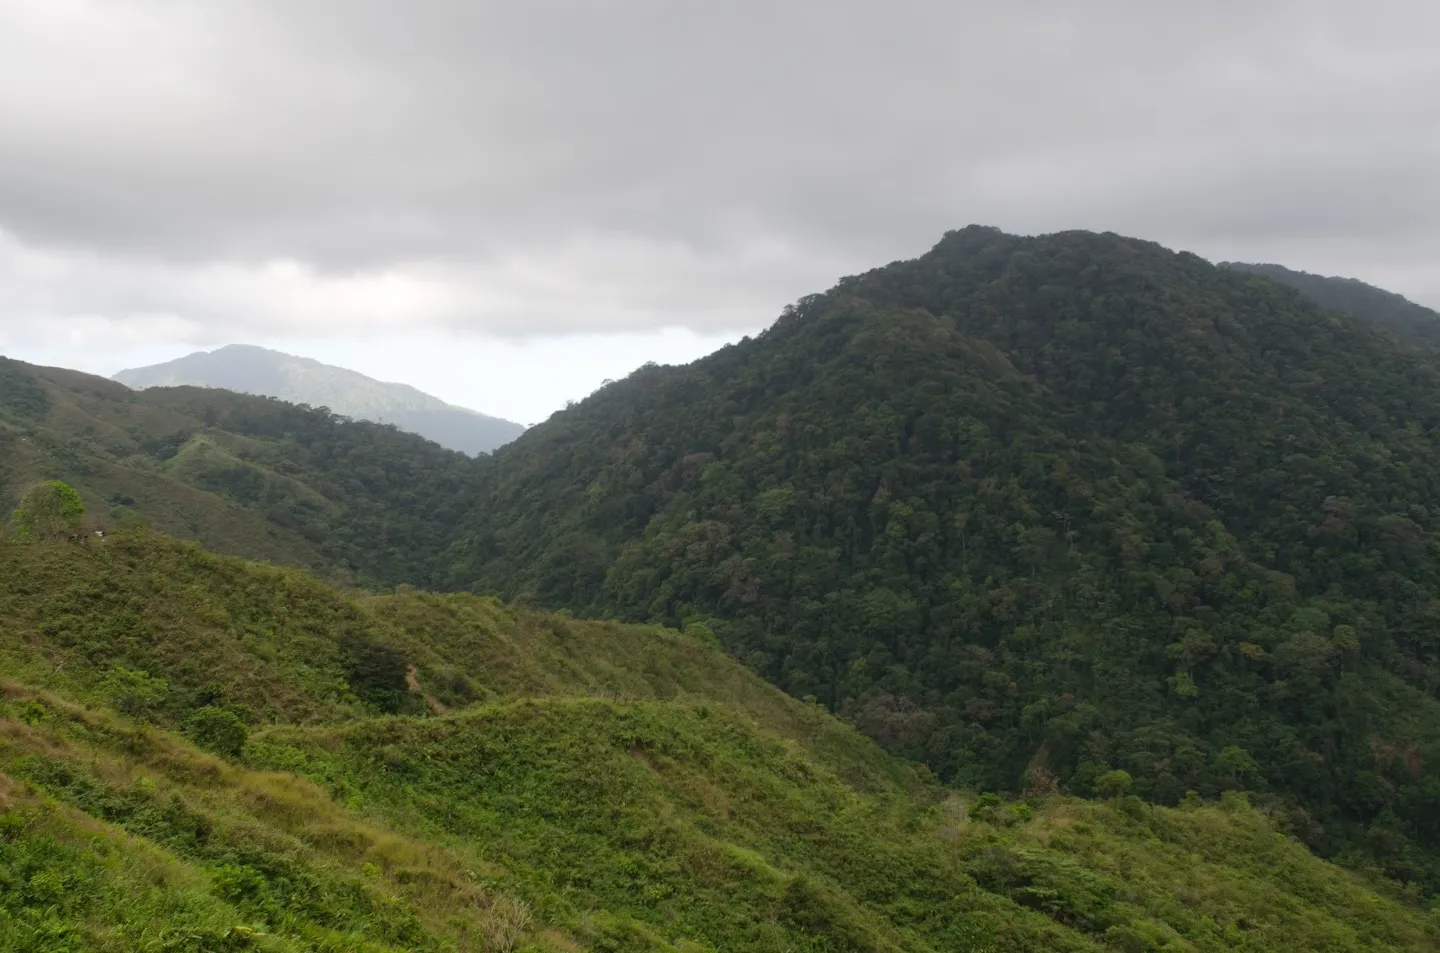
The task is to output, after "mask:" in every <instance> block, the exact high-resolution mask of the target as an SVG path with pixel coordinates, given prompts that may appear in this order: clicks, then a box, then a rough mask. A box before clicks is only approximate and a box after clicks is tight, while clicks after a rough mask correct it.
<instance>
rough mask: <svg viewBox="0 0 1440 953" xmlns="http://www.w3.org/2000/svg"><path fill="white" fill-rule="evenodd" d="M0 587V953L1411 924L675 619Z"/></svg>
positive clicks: (167, 556)
mask: <svg viewBox="0 0 1440 953" xmlns="http://www.w3.org/2000/svg"><path fill="white" fill-rule="evenodd" d="M0 608H3V611H0V659H3V660H4V662H5V667H4V672H5V679H4V680H3V681H0V950H16V951H19V950H25V951H27V953H58V951H92V950H94V951H117V953H118V951H130V950H163V951H195V953H199V951H213V950H267V951H287V953H288V951H312V950H315V951H318V950H337V949H344V950H356V951H369V953H380V951H391V950H394V951H399V950H410V951H418V950H424V951H446V950H454V951H461V950H519V949H525V950H532V951H554V953H559V951H575V950H595V951H646V950H655V951H667V953H697V951H718V950H725V951H740V953H744V951H749V950H756V951H759V950H775V949H804V950H816V951H842V950H843V951H856V953H869V951H877V953H878V951H887V953H894V951H915V953H929V951H942V950H944V951H980V950H1006V951H1020V953H1024V951H1037V953H1038V951H1042V950H1043V951H1054V950H1064V951H1096V953H1099V951H1141V950H1144V951H1159V950H1189V951H1207V953H1208V951H1217V953H1218V951H1221V950H1248V951H1254V953H1271V951H1275V953H1278V951H1292V950H1293V951H1301V950H1306V951H1308V950H1314V949H1327V950H1336V951H1352V950H1353V951H1362V950H1364V951H1381V950H1400V949H1405V950H1432V949H1435V948H1436V946H1437V943H1436V940H1437V931H1436V926H1435V924H1434V923H1433V922H1431V921H1432V918H1430V917H1428V916H1427V914H1426V913H1425V912H1424V910H1422V909H1421V908H1420V907H1419V906H1418V905H1416V904H1414V903H1413V902H1412V901H1407V900H1406V899H1404V898H1403V897H1402V896H1401V895H1400V894H1399V893H1398V892H1397V891H1396V890H1395V889H1394V888H1393V887H1392V886H1391V885H1387V884H1384V883H1382V882H1379V881H1367V880H1365V879H1362V878H1361V877H1359V876H1357V875H1355V874H1353V873H1350V872H1347V871H1344V870H1342V869H1340V868H1338V867H1335V866H1333V865H1330V864H1327V863H1324V862H1323V861H1320V860H1318V859H1316V858H1315V857H1313V856H1311V855H1310V854H1309V853H1307V852H1306V851H1305V849H1304V848H1303V847H1302V846H1301V845H1300V844H1298V843H1297V842H1295V841H1294V840H1293V839H1291V838H1287V837H1285V836H1282V835H1281V834H1279V833H1278V832H1277V830H1276V828H1275V827H1274V826H1273V824H1272V822H1271V821H1270V820H1269V819H1267V818H1266V817H1265V816H1264V815H1262V814H1261V813H1260V812H1258V811H1256V810H1255V809H1253V808H1251V807H1249V806H1248V805H1247V804H1246V803H1245V800H1244V798H1243V797H1238V796H1233V795H1231V796H1227V797H1226V798H1225V799H1224V800H1223V801H1222V802H1218V803H1209V804H1206V803H1201V802H1199V801H1198V800H1194V799H1192V800H1191V801H1189V802H1187V803H1186V804H1184V805H1182V806H1181V807H1178V808H1175V809H1166V808H1151V807H1147V806H1145V805H1144V804H1142V803H1140V802H1139V801H1138V800H1136V799H1134V798H1128V799H1126V798H1118V799H1116V800H1114V801H1112V802H1111V803H1108V804H1099V803H1095V804H1092V803H1086V802H1082V801H1077V800H1074V799H1071V798H1064V797H1058V796H1054V795H1049V796H1046V795H1041V794H1037V795H1036V796H1034V797H1033V798H1031V800H1029V801H1028V802H1020V801H1017V802H1011V803H1006V802H1003V801H999V800H997V799H995V798H993V797H990V798H981V799H976V798H972V797H970V796H966V795H960V794H956V793H955V792H950V791H946V790H944V789H941V788H939V787H938V786H936V785H935V784H934V783H933V781H932V780H928V779H927V778H925V777H924V776H923V773H922V772H917V771H916V770H915V769H913V768H911V767H910V766H908V765H906V764H904V763H902V762H899V761H897V760H895V759H893V758H890V757H888V756H886V755H884V754H883V753H881V752H880V751H879V750H878V749H877V748H876V747H875V746H874V745H873V744H872V743H870V742H868V741H866V740H865V739H863V738H861V737H860V736H858V735H857V734H855V733H854V732H853V730H851V729H849V728H847V727H846V726H844V725H842V724H840V723H839V722H837V721H836V720H835V719H833V718H831V717H830V716H828V715H826V714H825V713H824V712H822V711H820V710H818V709H817V708H816V707H814V706H810V705H806V704H803V703H801V702H799V701H796V700H794V699H792V698H788V697H786V696H785V695H783V694H781V693H780V692H778V691H777V690H775V689H774V688H772V687H770V686H768V685H766V684H765V683H763V682H762V681H760V680H759V679H758V678H756V677H755V676H753V675H752V674H750V673H748V672H746V671H744V670H743V669H741V668H740V667H739V666H737V665H735V664H734V663H733V662H731V661H730V660H728V659H727V658H725V657H724V656H723V655H722V654H721V653H719V652H718V651H716V650H714V649H713V648H711V647H708V646H707V645H705V644H704V642H703V640H702V639H700V638H696V637H695V636H693V635H692V636H687V635H682V634H680V633H676V632H667V631H663V630H658V629H655V628H653V627H635V626H622V625H617V624H614V623H604V622H584V621H579V620H573V619H567V618H561V617H555V616H544V615H540V614H535V613H529V612H525V611H522V610H514V609H510V608H507V607H504V606H502V605H499V604H497V603H495V602H493V601H491V600H487V599H480V598H476V597H473V596H468V595H450V596H437V595H432V594H427V593H421V592H414V591H410V592H400V593H397V594H394V595H390V596H354V595H351V594H346V593H343V592H340V591H337V590H334V589H331V588H329V587H327V586H325V585H323V584H321V583H319V582H318V581H316V580H314V579H311V578H308V577H306V576H305V575H304V574H302V573H299V572H296V571H293V570H283V569H276V568H273V567H265V566H258V565H254V564H247V563H242V562H240V561H237V560H234V559H230V558H226V557H219V556H215V555H212V554H209V553H206V552H204V551H203V550H200V549H198V548H197V547H195V546H193V545H191V544H178V543H175V542H173V541H169V540H166V539H163V538H158V537H153V536H147V535H143V534H132V533H120V534H118V535H116V536H114V537H112V538H109V539H107V540H106V541H105V542H103V543H94V544H90V545H87V546H80V545H74V544H68V543H49V544H25V545H21V544H13V543H12V544H5V543H0ZM695 631H696V633H698V634H699V635H701V636H703V632H700V630H695ZM197 653H199V657H196V656H197ZM442 698H443V699H445V700H446V704H448V707H449V709H450V710H448V711H443V712H442V711H440V709H441V707H442V703H441V699H442ZM395 711H399V712H402V713H403V714H386V712H395ZM227 718H228V719H229V720H228V722H227V721H226V719H227ZM237 723H241V724H245V725H247V728H245V729H242V735H241V736H240V737H239V738H238V739H235V738H231V737H230V736H228V735H225V734H223V733H222V734H217V733H216V732H215V731H213V730H212V727H211V726H214V725H216V724H231V725H233V724H237ZM244 734H248V738H246V737H244ZM236 742H238V743H236ZM197 744H200V745H204V746H208V747H209V748H211V749H212V751H215V752H219V753H218V754H217V753H211V752H207V751H204V750H201V749H200V748H198V747H197Z"/></svg>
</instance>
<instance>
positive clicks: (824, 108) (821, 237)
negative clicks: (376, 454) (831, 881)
mask: <svg viewBox="0 0 1440 953" xmlns="http://www.w3.org/2000/svg"><path fill="white" fill-rule="evenodd" d="M1437 48H1440V4H1434V3H1428V2H1424V0H1405V2H1400V0H1369V2H1367V3H1363V4H1361V3H1355V2H1353V0H1344V2H1336V0H1304V2H1301V0H1248V2H1244V3H1241V2H1238V0H1208V2H1206V3H1179V2H1170V0H1091V2H1088V3H1084V4H1078V3H1073V2H1060V0H1009V2H1006V3H1003V4H1002V3H986V4H979V3H973V2H969V0H960V2H956V0H885V2H880V0H824V2H821V0H764V2H760V0H727V2H725V3H700V2H694V0H526V2H524V3H514V2H504V3H501V2H496V0H408V2H405V3H397V2H394V0H89V2H86V0H0V353H4V354H7V355H9V356H12V357H17V358H20V359H22V360H35V361H39V362H42V363H48V364H59V365H63V366H69V367H76V368H79V369H82V370H88V371H92V372H95V373H103V374H110V373H113V372H115V371H118V370H120V369H122V368H124V367H129V366H137V365H142V364H146V363H153V362H155V361H159V360H166V359H169V358H173V357H177V356H180V355H182V354H185V353H189V352H191V351H194V350H198V349H210V348H213V347H218V346H221V345H223V344H228V343H253V344H262V345H264V346H268V347H274V348H278V349H280V350H287V351H290V352H292V353H297V354H303V355H305V356H308V357H314V358H317V359H319V360H324V361H328V362H330V363H335V364H340V365H342V366H347V367H352V368H354V369H355V370H359V371H361V372H362V373H367V374H370V375H372V376H376V377H380V378H382V379H386V380H398V381H403V382H405V383H409V384H413V385H414V386H416V387H419V388H421V389H422V390H426V391H428V392H430V393H434V394H436V395H437V396H440V397H442V398H444V399H447V400H451V401H453V402H456V403H460V404H463V405H465V406H471V407H474V408H475V409H477V410H481V411H484V412H486V413H493V414H498V415H500V416H506V417H509V418H510V419H514V420H518V421H520V422H522V423H535V422H538V421H539V420H542V419H544V417H545V416H547V415H548V414H549V413H550V412H552V411H553V410H555V409H558V408H559V407H561V406H563V405H564V403H565V402H566V401H568V400H574V399H577V398H580V397H583V396H584V395H585V394H586V393H588V392H589V390H591V389H593V388H594V387H595V386H598V385H599V383H600V382H601V381H603V380H604V379H606V378H614V377H620V376H623V375H624V374H626V373H628V372H629V371H630V370H633V369H634V368H635V367H637V366H639V365H640V364H642V363H645V362H646V361H651V360H654V361H658V362H661V363H677V362H683V361H687V360H691V359H693V358H695V357H698V356H700V355H701V354H704V353H706V352H707V351H709V350H713V349H714V348H716V347H718V346H720V345H721V344H723V343H725V342H728V341H734V340H738V339H739V338H741V337H743V336H744V335H745V334H753V333H755V332H756V331H758V330H759V329H761V328H763V327H765V326H766V325H768V324H769V323H770V322H771V321H772V320H773V319H774V318H775V317H776V316H778V314H779V313H780V311H781V309H782V308H783V307H784V305H785V304H787V303H789V302H791V301H794V300H795V299H797V298H799V297H801V296H803V295H805V294H808V293H811V292H815V291H821V290H824V289H825V288H828V287H829V286H830V285H832V284H833V283H834V282H835V281H836V280H837V279H838V278H840V277H841V276H843V275H846V274H852V273H855V272H858V271H863V270H866V269H868V268H871V267H875V266H877V265H881V264H885V263H887V262H889V261H893V260H895V259H899V258H908V257H914V256H916V255H918V254H922V253H923V252H924V251H926V250H927V249H928V248H929V247H930V246H931V245H933V244H934V243H935V242H936V241H937V240H938V239H939V237H940V236H941V235H942V234H943V233H944V232H945V231H946V230H948V229H953V228H959V227H963V226H964V225H967V224H971V223H980V224H986V225H996V226H999V227H1000V228H1003V229H1005V230H1006V231H1011V232H1017V233H1024V234H1036V233H1044V232H1053V231H1059V230H1064V229H1070V228H1087V229H1094V230H1101V231H1106V230H1110V231H1118V232H1121V233H1124V234H1128V235H1134V236H1138V237H1142V238H1146V239H1151V240H1154V241H1159V242H1161V243H1164V244H1166V245H1168V246H1170V247H1173V248H1183V249H1187V250H1190V251H1193V252H1196V253H1197V254H1200V255H1202V256H1203V257H1206V258H1210V259H1211V260H1216V261H1218V260H1227V259H1229V260H1247V261H1278V262H1281V263H1284V264H1286V265H1289V266H1291V267H1294V268H1300V269H1303V270H1306V271H1314V272H1320V273H1324V274H1343V275H1347V276H1353V277H1358V278H1361V279H1363V280H1366V281H1370V282H1372V283H1374V284H1378V285H1381V286H1382V287H1385V288H1388V289H1390V290H1393V291H1397V292H1400V293H1402V294H1405V295H1406V296H1408V297H1411V298H1413V299H1415V300H1417V301H1420V302H1421V303H1425V304H1428V305H1430V306H1432V307H1434V306H1440V269H1437V267H1436V265H1435V264H1434V263H1435V262H1437V261H1440V57H1436V56H1435V55H1433V51H1434V50H1435V49H1437Z"/></svg>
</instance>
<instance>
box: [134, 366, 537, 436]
mask: <svg viewBox="0 0 1440 953" xmlns="http://www.w3.org/2000/svg"><path fill="white" fill-rule="evenodd" d="M113 379H114V380H116V381H119V382H120V383H122V384H125V385H126V386H128V387H132V388H135V389H137V390H143V389H145V388H147V387H174V386H181V385H193V386H197V387H218V388H223V389H225V390H233V391H239V392H241V393H246V394H258V395H261V396H264V397H276V398H279V399H280V400H285V401H290V402H291V403H297V404H309V405H311V406H314V407H329V408H330V409H331V410H333V411H335V412H336V413H338V414H344V415H345V416H347V417H354V418H356V419H359V420H371V421H375V422H377V423H388V424H394V425H395V426H396V427H399V428H400V429H401V430H408V431H410V432H412V433H417V434H419V435H420V436H422V437H426V438H428V439H430V440H433V441H435V442H436V443H438V444H440V445H442V446H445V447H449V448H451V449H452V450H460V451H462V452H464V453H468V454H472V455H473V454H476V453H489V452H491V451H493V450H495V449H496V448H498V447H500V446H502V445H504V444H506V443H509V442H510V441H511V440H514V439H515V438H516V437H518V436H520V434H521V433H523V432H524V430H525V428H524V427H523V426H522V425H520V424H517V423H514V422H512V421H509V420H502V419H500V418H498V417H490V416H487V415H485V414H482V413H479V412H478V411H474V410H469V409H467V408H464V407H456V406H454V405H452V404H447V403H445V402H444V401H442V400H440V399H439V398H438V397H432V396H431V395H429V394H426V393H424V392H423V391H420V390H417V389H416V388H414V387H411V386H410V385H408V384H396V383H389V382H386V381H379V380H375V379H374V378H372V377H367V376H365V375H364V374H360V373H358V372H356V371H352V370H348V369H346V368H343V367H335V366H333V365H330V364H324V363H322V362H320V361H317V360H314V359H313V358H308V357H299V356H296V355H294V354H286V353H285V352H283V351H274V350H271V349H269V348H264V347H259V346H257V345H254V344H227V345H225V346H224V347H219V348H216V349H215V350H213V351H196V352H195V353H193V354H187V355H186V356H184V357H181V358H177V359H175V360H173V361H167V362H165V363H163V364H155V365H151V366H149V367H139V368H131V369H128V370H123V371H121V372H120V373H118V374H116V375H115V376H114V378H113Z"/></svg>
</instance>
